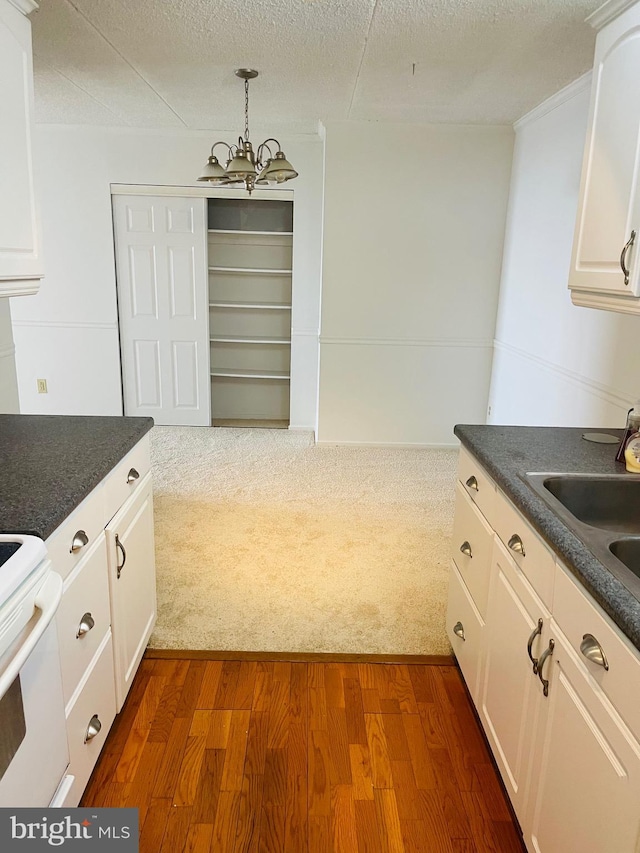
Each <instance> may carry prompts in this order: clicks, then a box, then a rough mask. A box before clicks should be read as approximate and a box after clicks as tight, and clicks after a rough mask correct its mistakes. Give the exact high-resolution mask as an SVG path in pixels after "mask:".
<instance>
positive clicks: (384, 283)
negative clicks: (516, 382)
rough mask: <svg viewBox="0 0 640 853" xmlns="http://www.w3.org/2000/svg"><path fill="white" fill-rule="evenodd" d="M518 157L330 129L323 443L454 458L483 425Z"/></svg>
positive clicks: (472, 139)
mask: <svg viewBox="0 0 640 853" xmlns="http://www.w3.org/2000/svg"><path fill="white" fill-rule="evenodd" d="M512 147H513V131H512V130H511V128H505V127H493V128H488V127H487V128H485V127H462V126H445V125H437V126H435V125H433V126H420V127H418V126H415V127H411V126H406V125H390V124H384V125H383V124H374V123H366V122H337V123H331V124H328V125H327V127H326V140H325V213H324V252H323V283H322V321H321V337H320V400H319V425H318V437H319V441H321V442H328V443H331V442H337V443H351V442H353V443H364V444H397V445H404V444H406V445H452V444H454V443H455V439H454V437H453V433H452V429H453V426H454V424H455V423H457V422H462V421H466V422H484V420H485V415H486V411H487V399H488V392H489V380H490V373H491V357H492V346H493V336H494V329H495V316H496V309H497V302H498V289H499V283H500V268H501V261H502V250H503V238H504V228H505V219H506V210H507V199H508V191H509V177H510V169H511V155H512ZM372 175H373V176H375V177H372Z"/></svg>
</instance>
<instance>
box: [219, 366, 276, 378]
mask: <svg viewBox="0 0 640 853" xmlns="http://www.w3.org/2000/svg"><path fill="white" fill-rule="evenodd" d="M211 376H213V377H222V376H223V377H225V378H228V379H289V378H290V374H289V373H287V372H286V371H285V370H246V369H244V368H238V369H234V368H228V367H218V368H214V369H213V370H212V371H211Z"/></svg>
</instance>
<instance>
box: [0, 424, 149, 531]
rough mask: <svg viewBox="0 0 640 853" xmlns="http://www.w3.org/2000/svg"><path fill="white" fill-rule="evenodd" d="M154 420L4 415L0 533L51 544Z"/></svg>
mask: <svg viewBox="0 0 640 853" xmlns="http://www.w3.org/2000/svg"><path fill="white" fill-rule="evenodd" d="M152 426H153V418H122V417H84V416H71V415H70V416H66V415H0V532H2V533H30V534H32V535H34V536H40V537H41V538H42V539H46V538H47V537H48V536H49V535H50V534H51V533H53V531H54V530H55V529H56V527H58V526H59V525H60V524H61V523H62V522H63V521H64V520H65V518H66V517H67V516H68V515H69V513H71V512H72V511H73V510H74V509H75V508H76V507H77V506H78V505H79V504H80V503H81V502H82V500H83V499H84V498H86V496H87V495H88V494H89V492H90V491H91V490H92V489H93V488H94V487H95V486H97V485H98V483H99V482H100V481H101V480H102V479H103V478H104V477H105V476H106V475H107V474H108V473H109V471H110V470H111V469H112V468H113V467H115V465H117V464H118V462H120V460H121V459H122V458H123V457H124V456H126V454H127V453H128V452H129V451H130V450H131V448H132V447H133V446H134V445H135V444H137V442H138V441H139V440H140V439H141V438H142V436H143V435H145V433H147V432H149V430H150V429H151V427H152Z"/></svg>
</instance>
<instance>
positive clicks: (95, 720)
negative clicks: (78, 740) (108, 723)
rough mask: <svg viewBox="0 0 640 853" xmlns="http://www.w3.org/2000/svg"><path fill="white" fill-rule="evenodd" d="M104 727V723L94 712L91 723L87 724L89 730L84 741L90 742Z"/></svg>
mask: <svg viewBox="0 0 640 853" xmlns="http://www.w3.org/2000/svg"><path fill="white" fill-rule="evenodd" d="M101 728H102V723H101V722H100V719H99V717H98V715H97V714H94V715H93V717H91V719H90V720H89V725H88V726H87V730H86V732H85V733H84V742H85V743H89V741H90V740H93V739H94V737H95V736H96V735H97V734H100V729H101Z"/></svg>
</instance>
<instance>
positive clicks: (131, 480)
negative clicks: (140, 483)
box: [127, 468, 140, 483]
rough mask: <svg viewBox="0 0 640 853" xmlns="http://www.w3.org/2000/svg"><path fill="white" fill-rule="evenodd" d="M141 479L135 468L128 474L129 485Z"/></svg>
mask: <svg viewBox="0 0 640 853" xmlns="http://www.w3.org/2000/svg"><path fill="white" fill-rule="evenodd" d="M139 479H140V474H138V472H137V471H136V469H135V468H130V469H129V473H128V474H127V483H135V481H136V480H139Z"/></svg>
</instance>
